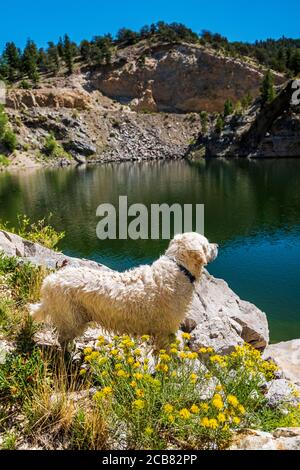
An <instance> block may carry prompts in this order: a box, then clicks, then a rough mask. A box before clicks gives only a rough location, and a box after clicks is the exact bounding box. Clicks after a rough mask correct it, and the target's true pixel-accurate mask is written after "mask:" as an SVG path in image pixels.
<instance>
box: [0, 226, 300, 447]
mask: <svg viewBox="0 0 300 470" xmlns="http://www.w3.org/2000/svg"><path fill="white" fill-rule="evenodd" d="M0 252H4V254H5V255H6V256H8V257H17V258H19V259H20V262H23V261H26V262H30V263H32V264H34V265H39V266H44V267H46V268H48V269H57V268H60V267H61V266H64V265H66V264H67V265H70V266H75V267H76V266H90V267H93V269H99V270H103V269H109V268H107V267H106V266H104V265H100V264H98V263H96V262H94V261H90V260H85V259H78V258H72V257H69V256H65V255H64V254H63V253H60V252H56V251H53V250H50V249H48V248H45V247H43V246H41V245H39V244H37V243H33V242H31V241H28V240H25V239H23V238H21V237H20V236H18V235H15V234H12V233H9V232H6V231H4V230H0ZM181 329H182V331H183V332H188V333H190V341H189V346H190V348H191V349H192V350H195V351H198V350H199V348H209V347H212V348H214V350H215V352H216V354H219V355H220V356H222V355H224V354H225V355H226V354H229V353H231V352H232V351H234V350H235V348H236V347H237V346H241V345H243V344H244V343H245V342H246V343H248V344H251V345H252V346H253V347H254V348H256V349H259V350H260V351H261V352H263V358H264V359H265V360H266V361H273V362H275V363H276V364H277V366H278V371H277V372H276V374H275V378H273V379H272V380H269V381H266V382H265V383H264V385H263V387H264V393H265V398H266V403H267V406H268V407H270V408H274V407H275V408H277V406H278V404H280V403H285V404H286V405H287V406H288V405H289V404H290V405H292V406H296V407H297V406H300V355H299V351H300V347H299V346H300V340H293V341H289V342H284V343H279V344H275V345H269V330H268V322H267V317H266V315H265V313H263V312H261V311H260V310H259V309H258V308H257V307H255V305H253V304H251V303H249V302H246V301H243V300H241V299H240V298H239V297H238V296H237V295H236V294H235V293H234V292H233V291H232V290H231V289H230V288H229V286H228V285H227V283H226V282H225V281H223V280H220V279H216V278H214V277H213V276H211V275H210V274H209V273H208V272H207V271H206V270H204V272H203V276H202V279H201V281H200V282H199V283H198V284H197V285H196V286H195V295H194V299H193V301H192V303H191V306H190V308H189V311H188V314H187V317H186V320H185V322H184V323H183V324H182V326H181ZM182 331H181V332H179V333H178V337H179V338H180V335H181V334H182ZM100 334H104V335H105V332H103V331H101V329H99V328H95V327H90V328H88V329H87V330H86V332H85V333H84V335H83V336H81V337H80V338H77V340H76V342H75V352H74V355H73V360H75V361H76V360H77V359H76V357H77V355H78V357H79V356H81V352H82V350H83V349H84V348H86V347H92V348H95V347H96V344H97V338H98V337H99V335H100ZM108 339H109V337H108ZM35 341H36V343H37V345H39V347H42V348H55V349H56V348H57V347H58V345H57V340H56V337H55V335H54V334H53V331H52V330H51V329H49V328H48V327H46V326H45V327H43V328H42V329H41V330H40V331H39V332H38V333H36V335H35ZM13 350H14V344H13V343H10V342H9V341H7V340H6V339H5V338H0V364H3V363H4V362H5V358H6V356H7V354H9V353H10V352H11V351H13ZM200 366H201V364H200V363H199V367H200ZM201 367H203V365H202V366H201ZM210 387H213V389H214V387H215V382H212V383H211V385H210V381H208V382H207V393H211V391H210ZM298 404H299V405H298ZM0 441H1V439H0ZM24 446H25V447H24ZM21 448H28V445H27V444H23V447H21ZM299 448H300V428H299V427H298V428H297V427H295V428H291V427H289V428H279V429H276V430H275V431H273V432H263V431H259V430H253V429H251V430H243V431H241V432H238V433H236V434H235V435H234V437H233V440H232V442H231V445H230V447H229V450H241V449H243V450H245V449H265V450H270V449H272V450H279V449H280V450H282V449H299Z"/></svg>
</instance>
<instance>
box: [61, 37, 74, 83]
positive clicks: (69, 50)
mask: <svg viewBox="0 0 300 470" xmlns="http://www.w3.org/2000/svg"><path fill="white" fill-rule="evenodd" d="M63 48H64V49H63V50H64V59H65V62H66V66H67V69H68V73H69V74H71V73H73V70H74V47H73V44H72V42H71V41H70V38H69V36H68V35H67V34H66V35H65V37H64V42H63Z"/></svg>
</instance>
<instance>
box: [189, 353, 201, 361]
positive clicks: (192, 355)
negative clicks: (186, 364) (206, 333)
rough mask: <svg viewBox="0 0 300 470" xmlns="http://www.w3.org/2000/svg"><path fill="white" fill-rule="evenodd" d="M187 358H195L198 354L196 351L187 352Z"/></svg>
mask: <svg viewBox="0 0 300 470" xmlns="http://www.w3.org/2000/svg"><path fill="white" fill-rule="evenodd" d="M187 358H188V359H192V360H195V359H197V358H198V354H197V353H196V352H189V353H187Z"/></svg>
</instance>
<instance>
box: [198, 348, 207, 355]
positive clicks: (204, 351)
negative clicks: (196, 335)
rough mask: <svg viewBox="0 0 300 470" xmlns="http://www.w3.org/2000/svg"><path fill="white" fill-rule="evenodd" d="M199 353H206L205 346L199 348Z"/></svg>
mask: <svg viewBox="0 0 300 470" xmlns="http://www.w3.org/2000/svg"><path fill="white" fill-rule="evenodd" d="M199 353H200V354H206V353H207V349H206V348H200V349H199Z"/></svg>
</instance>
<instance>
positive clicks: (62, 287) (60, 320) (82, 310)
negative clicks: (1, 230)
mask: <svg viewBox="0 0 300 470" xmlns="http://www.w3.org/2000/svg"><path fill="white" fill-rule="evenodd" d="M216 256H217V245H215V244H210V243H209V242H208V240H207V239H206V238H205V237H203V236H202V235H199V234H197V233H184V234H182V235H176V236H175V237H174V239H173V240H172V241H171V242H170V244H169V247H168V249H167V251H166V253H165V255H163V256H161V257H160V258H159V259H158V260H157V261H155V262H154V263H153V264H152V265H151V266H148V265H146V266H140V267H138V268H136V269H131V270H128V271H125V272H122V273H120V272H117V271H109V270H107V271H106V270H97V269H91V268H87V267H82V268H72V267H65V268H63V269H61V270H60V271H57V272H56V273H54V274H51V275H49V276H48V277H47V278H46V279H45V280H44V283H43V286H42V290H41V303H39V304H35V305H32V306H31V312H32V315H33V318H34V319H35V320H36V321H39V322H41V321H42V322H45V321H49V322H51V323H52V324H53V325H54V326H55V327H56V329H57V331H58V335H59V341H60V342H61V343H67V342H68V341H70V340H72V339H74V338H75V337H77V336H79V335H80V334H82V333H83V331H84V329H85V328H86V327H87V325H88V323H89V322H96V323H97V324H99V325H100V326H101V327H102V328H103V329H105V330H107V331H109V332H114V333H117V334H130V335H143V334H149V335H151V336H152V337H153V338H154V341H155V343H156V346H157V347H158V348H161V347H165V346H166V345H167V343H168V341H169V340H170V336H172V335H173V334H174V333H175V332H176V331H177V330H178V328H179V325H180V323H181V322H182V320H183V319H184V317H185V314H186V311H187V307H188V305H189V303H190V302H191V300H192V295H193V291H194V284H193V283H191V281H190V280H189V278H188V277H187V275H186V274H185V273H184V272H182V270H180V268H179V267H178V265H177V263H179V264H181V265H182V266H184V267H185V268H186V269H187V270H188V271H189V272H190V273H191V274H192V275H193V276H195V278H196V281H197V280H199V278H200V275H201V270H202V267H203V266H205V265H206V264H208V263H209V262H210V261H211V260H213V259H214V258H215V257H216Z"/></svg>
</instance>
